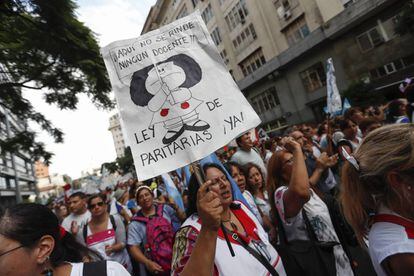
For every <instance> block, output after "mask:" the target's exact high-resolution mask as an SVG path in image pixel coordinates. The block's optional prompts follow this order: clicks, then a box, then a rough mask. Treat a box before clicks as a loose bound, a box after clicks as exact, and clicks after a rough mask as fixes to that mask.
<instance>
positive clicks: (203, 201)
mask: <svg viewBox="0 0 414 276" xmlns="http://www.w3.org/2000/svg"><path fill="white" fill-rule="evenodd" d="M197 210H198V215H199V216H200V218H201V221H202V226H203V227H206V228H207V229H210V230H214V231H217V230H218V229H219V228H220V223H221V214H222V213H223V207H222V206H221V201H220V197H219V187H218V185H215V184H213V182H212V181H211V180H209V181H207V182H205V183H204V184H203V185H201V187H200V189H199V190H198V193H197Z"/></svg>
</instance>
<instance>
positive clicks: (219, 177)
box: [206, 167, 233, 206]
mask: <svg viewBox="0 0 414 276" xmlns="http://www.w3.org/2000/svg"><path fill="white" fill-rule="evenodd" d="M208 180H211V181H212V182H213V185H218V187H219V196H220V201H221V204H223V205H224V206H230V204H231V203H232V202H233V195H232V193H231V185H230V181H229V180H228V179H227V177H226V176H225V175H224V174H223V172H222V171H221V170H219V169H217V168H214V167H212V168H208V169H207V171H206V181H208Z"/></svg>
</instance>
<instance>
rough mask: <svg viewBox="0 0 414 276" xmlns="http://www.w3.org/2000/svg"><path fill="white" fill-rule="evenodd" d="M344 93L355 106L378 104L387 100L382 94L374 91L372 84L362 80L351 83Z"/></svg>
mask: <svg viewBox="0 0 414 276" xmlns="http://www.w3.org/2000/svg"><path fill="white" fill-rule="evenodd" d="M343 95H344V96H345V97H346V98H348V99H349V100H350V101H351V103H352V105H353V106H366V105H370V104H377V103H382V102H383V101H384V100H385V98H384V96H383V95H382V94H379V93H375V92H373V86H372V84H369V83H365V82H364V81H361V80H360V81H355V82H353V83H351V84H350V85H349V86H348V88H347V89H345V90H344V91H343Z"/></svg>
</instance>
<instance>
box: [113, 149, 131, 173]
mask: <svg viewBox="0 0 414 276" xmlns="http://www.w3.org/2000/svg"><path fill="white" fill-rule="evenodd" d="M116 163H117V164H118V167H119V169H121V171H122V174H126V173H129V172H130V173H132V174H135V166H134V159H133V158H132V152H131V148H130V147H126V148H125V153H124V156H123V157H119V158H117V159H116Z"/></svg>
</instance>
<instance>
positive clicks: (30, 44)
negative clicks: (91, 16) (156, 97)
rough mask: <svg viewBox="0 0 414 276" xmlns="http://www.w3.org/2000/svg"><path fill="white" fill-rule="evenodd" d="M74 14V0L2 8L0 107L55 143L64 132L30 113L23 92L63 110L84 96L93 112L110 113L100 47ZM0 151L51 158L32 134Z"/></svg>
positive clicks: (14, 0) (16, 1) (20, 2)
mask: <svg viewBox="0 0 414 276" xmlns="http://www.w3.org/2000/svg"><path fill="white" fill-rule="evenodd" d="M75 8H76V5H75V4H74V2H73V1H72V0H54V1H47V0H30V1H28V0H25V1H24V0H4V1H1V2H0V22H1V24H0V105H3V106H4V107H6V108H7V109H8V110H10V113H12V114H14V115H15V116H16V117H17V118H19V119H21V120H25V121H33V122H36V123H38V124H39V125H40V126H41V127H42V129H43V130H45V131H47V132H48V133H49V134H50V135H51V136H52V137H53V138H54V140H55V141H56V142H58V143H59V142H62V141H63V133H62V131H61V130H59V129H58V128H55V127H54V126H53V125H52V124H51V122H50V121H49V120H47V119H46V118H45V117H44V116H43V115H42V114H41V113H39V112H37V111H36V110H34V108H33V106H32V105H31V103H30V102H29V101H28V100H27V99H25V98H24V97H23V95H22V93H21V89H22V88H26V89H31V90H33V92H34V93H43V96H44V99H45V101H46V102H47V103H49V104H56V105H57V106H58V107H59V108H61V109H76V106H77V103H78V96H79V95H80V94H87V95H88V96H89V97H90V98H91V99H92V101H93V102H94V103H95V104H96V106H97V107H100V108H112V107H113V101H112V100H111V99H110V97H109V93H110V83H109V80H108V77H107V73H106V70H105V65H104V62H103V60H102V58H101V56H100V53H99V46H98V43H97V42H96V39H95V36H94V34H93V33H92V31H91V30H90V29H89V28H88V27H86V26H85V25H84V24H83V23H82V22H80V21H78V20H77V18H76V15H75ZM28 132H30V131H27V130H26V133H22V135H24V134H28ZM17 136H19V135H17ZM20 136H21V135H20ZM15 143H20V145H15ZM0 146H1V147H2V151H6V150H7V151H13V150H14V149H16V148H18V147H21V148H25V149H26V150H29V151H28V152H29V153H31V154H32V155H33V156H34V157H35V158H38V157H43V158H44V159H45V160H46V161H48V160H49V159H50V157H51V156H52V154H51V153H47V152H46V151H45V149H44V146H43V145H42V144H41V143H39V142H37V141H36V139H35V134H34V133H31V134H30V135H27V137H26V139H21V137H17V138H16V139H14V141H6V142H4V143H2V144H1V145H0ZM6 146H7V147H6Z"/></svg>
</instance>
